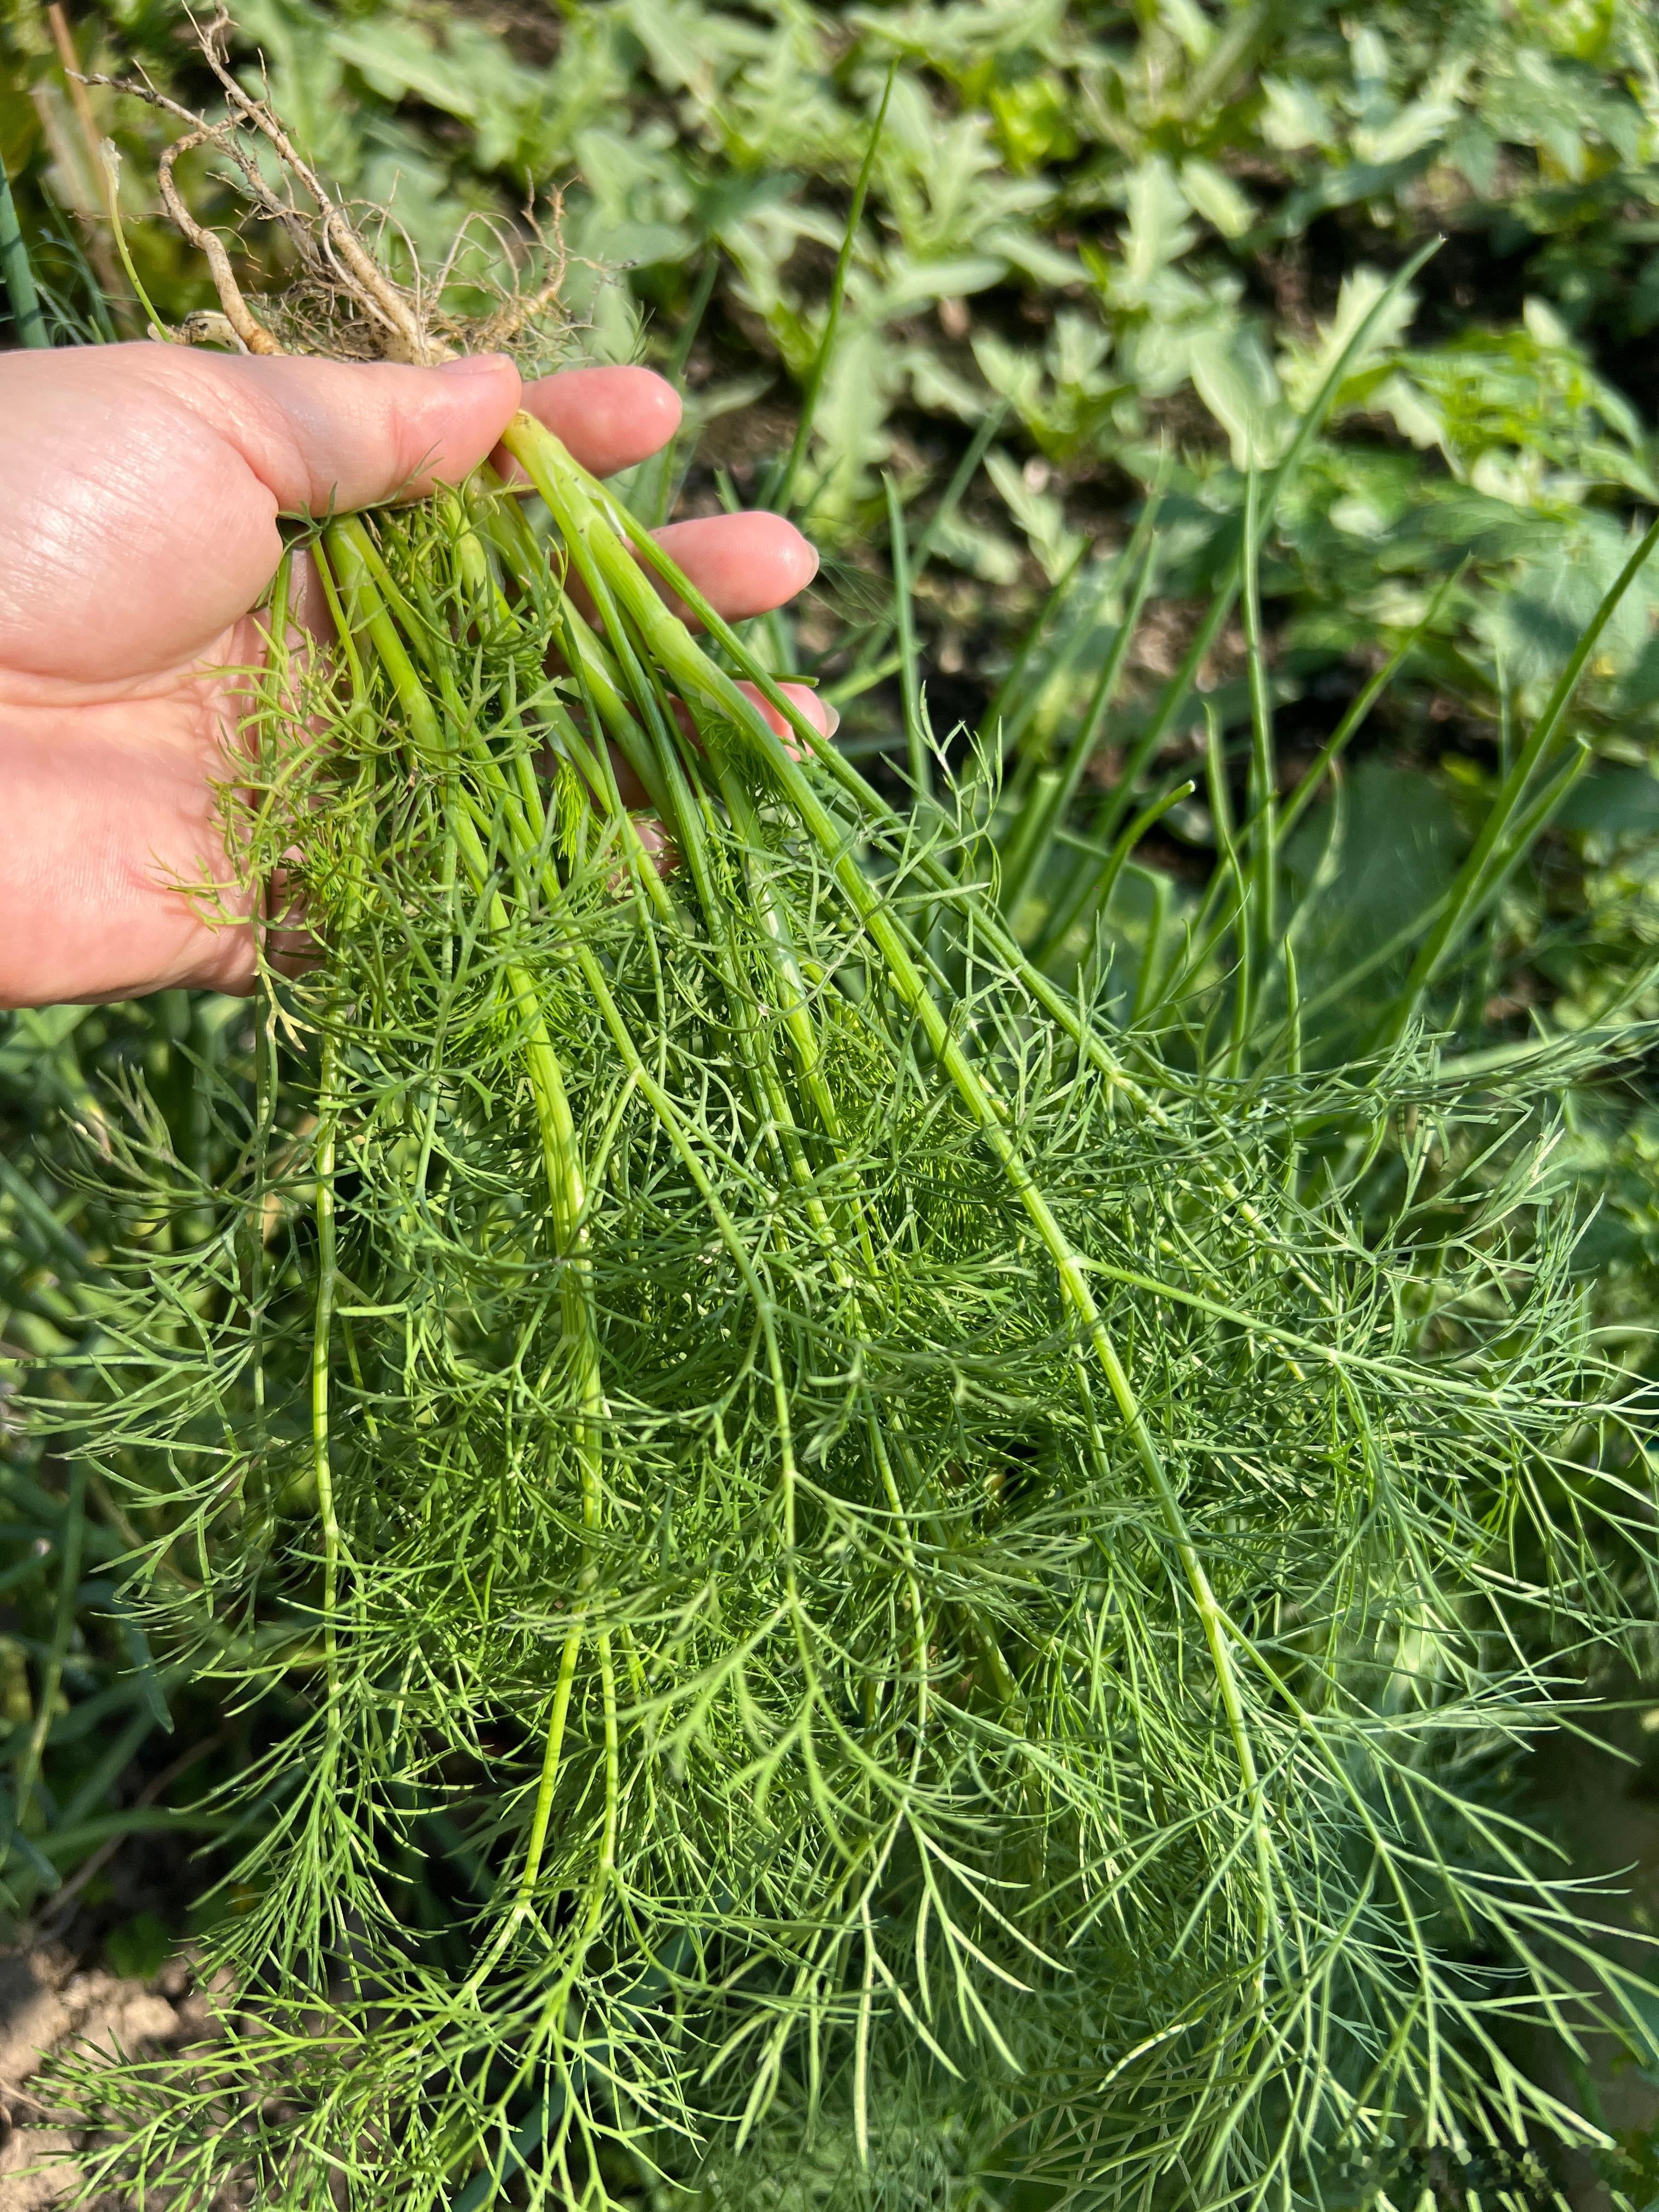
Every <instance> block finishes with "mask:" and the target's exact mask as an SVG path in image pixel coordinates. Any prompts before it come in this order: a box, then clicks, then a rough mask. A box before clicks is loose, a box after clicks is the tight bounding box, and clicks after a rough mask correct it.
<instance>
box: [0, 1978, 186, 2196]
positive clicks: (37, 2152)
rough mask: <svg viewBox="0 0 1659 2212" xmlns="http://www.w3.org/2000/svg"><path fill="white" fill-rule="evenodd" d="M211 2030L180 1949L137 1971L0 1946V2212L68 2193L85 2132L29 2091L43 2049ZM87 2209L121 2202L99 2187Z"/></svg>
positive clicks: (122, 2046)
mask: <svg viewBox="0 0 1659 2212" xmlns="http://www.w3.org/2000/svg"><path fill="white" fill-rule="evenodd" d="M213 2033H214V2028H213V2021H212V2015H211V2012H210V2005H209V2001H208V1998H207V1996H206V1994H205V1993H204V1991H203V1990H200V1989H198V1988H197V1981H196V1974H195V1969H194V1965H193V1962H192V1960H191V1959H190V1957H189V1956H188V1955H187V1954H180V1955H179V1956H178V1957H175V1958H173V1959H170V1960H168V1961H167V1964H166V1965H165V1966H163V1967H162V1968H161V1971H160V1972H159V1973H157V1974H156V1975H155V1977H154V1978H152V1979H150V1980H149V1981H138V1980H135V1979H131V1978H126V1977H124V1976H122V1975H118V1974H112V1973H110V1972H107V1971H106V1969H105V1968H103V1967H100V1966H87V1965H84V1964H82V1962H80V1961H78V1960H76V1957H75V1956H74V1954H72V1953H71V1952H70V1951H68V1950H66V1949H64V1948H62V1947H60V1946H58V1945H41V1946H38V1947H36V1948H33V1949H31V1950H14V1951H9V1952H0V2212H45V2208H46V2207H47V2206H49V2205H54V2204H58V2203H62V2202H63V2201H64V2199H65V2198H67V2197H71V2196H73V2194H74V2193H75V2191H76V2188H77V2186H78V2185H79V2184H80V2181H81V2179H82V2176H81V2170H80V2165H79V2157H78V2154H79V2153H81V2152H82V2150H84V2149H85V2148H87V2139H86V2137H85V2136H82V2135H80V2134H78V2133H76V2130H74V2128H73V2127H72V2126H71V2125H68V2124H65V2123H66V2119H67V2116H66V2115H65V2114H64V2113H62V2112H56V2111H54V2109H53V2107H52V2102H51V2099H50V2096H49V2095H46V2096H43V2095H41V2094H40V2093H39V2092H40V2088H41V2087H44V2084H42V2083H41V2081H40V2070H41V2068H42V2067H43V2065H44V2064H45V2063H46V2059H47V2058H48V2057H52V2056H53V2055H54V2054H56V2053H58V2052H67V2051H71V2050H74V2049H76V2048H77V2047H79V2048H81V2049H82V2050H86V2049H88V2048H89V2049H91V2050H93V2051H100V2050H101V2051H106V2052H108V2053H109V2054H110V2055H111V2056H113V2055H114V2053H115V2052H116V2051H121V2052H122V2053H123V2054H125V2055H127V2056H131V2055H134V2054H136V2053H138V2052H142V2051H163V2050H177V2049H179V2047H180V2046H182V2045H188V2044H191V2043H200V2042H203V2041H205V2040H206V2039H209V2038H210V2036H211V2035H212V2034H213ZM89 2212H122V2207H121V2204H120V2200H119V2199H118V2197H113V2196H101V2197H98V2198H97V2199H95V2200H94V2206H93V2207H91V2208H89Z"/></svg>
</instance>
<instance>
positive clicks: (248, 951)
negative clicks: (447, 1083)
mask: <svg viewBox="0 0 1659 2212" xmlns="http://www.w3.org/2000/svg"><path fill="white" fill-rule="evenodd" d="M520 405H523V406H525V407H526V408H528V409H529V410H530V411H531V412H532V414H534V415H536V416H538V417H539V418H540V419H541V421H542V422H545V423H546V424H547V425H548V427H549V428H550V429H552V430H554V431H555V432H556V434H557V435H558V436H559V437H561V438H562V440H563V441H564V442H565V444H566V445H567V446H568V447H569V448H570V450H571V452H572V453H573V454H574V456H575V457H576V459H578V460H579V461H580V462H582V463H583V464H584V465H586V467H587V468H590V469H592V470H593V471H595V472H596V473H597V474H599V475H605V474H609V473H611V472H612V471H616V470H617V469H623V468H627V467H629V466H630V465H632V464H633V463H634V462H635V461H640V460H643V459H645V458H646V457H647V455H648V454H650V453H655V452H656V451H657V450H658V448H659V447H660V446H662V445H663V444H665V442H666V441H667V440H668V439H669V438H670V437H671V435H673V432H674V429H675V427H676V425H677V424H678V421H679V411H680V410H679V402H678V399H677V398H675V396H674V394H673V392H671V390H670V388H669V386H667V385H666V384H665V383H664V382H663V380H661V378H660V377H657V376H654V375H653V374H651V372H650V371H649V370H647V369H642V368H580V369H570V370H567V371H565V372H564V373H563V374H561V375H557V376H551V377H548V378H546V379H544V380H543V381H541V382H540V383H538V384H532V385H529V386H521V384H520V379H519V374H518V371H517V370H516V369H515V368H513V365H512V363H511V362H508V361H507V360H505V359H504V358H502V357H501V356H495V355H487V356H470V357H466V358H463V359H460V360H458V361H454V362H447V363H445V364H444V366H443V367H442V368H397V367H392V366H390V365H381V364H374V365H363V364H347V363H343V362H323V361H312V360H301V359H298V358H290V357H283V358H259V359H254V358H248V359H244V358H241V357H238V356H227V355H222V354H206V353H191V352H186V351H185V350H184V349H181V348H174V347H172V346H161V345H156V344H154V343H143V344H136V345H120V346H88V347H84V348H74V349H63V350H59V351H56V352H51V353H45V352H35V353H10V354H6V355H3V356H0V483H3V485H4V486H5V491H6V498H5V503H4V509H3V512H0V792H3V793H4V795H5V802H6V821H5V824H4V834H3V839H0V1006H46V1005H50V1004H52V1003H53V1002H56V1001H59V1000H75V1001H88V1000H105V999H120V998H130V997H136V996H138V995H140V994H143V993H144V992H147V991H157V990H163V989H167V988H169V987H177V986H183V985H192V986H201V987H208V988H211V989H215V990H221V991H242V990H246V989H248V988H250V987H251V986H252V979H253V975H254V970H255V934H254V933H255V925H256V920H257V917H256V916H254V915H252V914H251V913H250V912H249V911H248V908H247V906H246V902H244V904H243V906H242V907H241V908H240V909H238V908H235V907H234V905H233V903H232V902H231V901H230V900H229V899H228V898H227V900H226V912H225V915H224V916H223V918H222V919H218V918H215V917H213V916H211V915H210V914H209V913H207V912H205V911H204V907H203V903H202V902H200V901H199V900H196V899H192V898H191V896H189V895H188V893H187V891H186V890H185V888H184V887H185V886H186V885H190V884H204V883H221V882H223V881H224V880H225V879H226V878H228V877H231V876H233V875H234V869H233V868H232V867H231V866H229V865H228V860H227V856H226V853H225V845H224V833H223V829H222V824H221V822H220V818H219V812H218V801H217V798H216V790H215V787H216V785H217V784H222V783H223V782H224V781H226V780H227V754H228V749H229V748H231V747H232V746H234V742H235V735H236V723H237V687H236V680H235V676H234V671H235V670H236V669H238V668H239V667H240V668H244V669H245V668H246V667H247V666H248V665H250V664H251V663H252V662H254V661H256V660H257V659H258V657H259V654H260V653H261V651H262V640H261V635H260V629H259V625H258V621H257V619H256V618H255V617H254V616H253V614H252V609H253V608H254V607H255V606H256V605H258V600H259V598H260V596H261V594H262V593H263V592H264V588H265V586H266V585H267V584H268V583H269V582H270V578H271V576H272V575H273V574H275V573H276V565H277V562H278V560H279V558H280V556H281V552H282V540H281V537H280V534H279V532H278V530H277V525H276V519H277V516H278V515H279V514H283V513H289V514H292V513H324V512H325V511H327V510H328V509H329V507H330V506H331V505H332V506H333V507H335V508H336V509H344V508H349V507H367V506H370V505H373V504H374V503H376V502H378V501H385V500H387V499H390V498H392V497H394V496H397V495H400V494H404V493H417V492H419V491H420V490H422V489H424V488H426V487H428V486H429V485H430V483H432V482H433V481H434V480H435V479H436V478H443V479H445V480H447V481H452V482H453V481H458V480H459V478H461V477H464V476H465V474H466V473H467V472H468V471H470V470H471V469H472V468H474V467H476V466H477V464H478V463H479V462H480V461H481V460H483V459H484V458H485V457H486V456H487V455H488V454H489V453H490V451H491V450H492V448H493V447H494V446H495V441H496V440H497V438H498V437H499V436H500V435H501V431H502V430H503V429H504V428H506V426H507V422H508V420H509V419H510V417H511V416H512V414H513V410H514V409H515V408H517V407H519V406H520ZM658 535H659V538H660V539H661V541H662V542H663V544H665V546H666V547H667V548H668V549H669V550H671V552H672V554H673V556H674V558H675V559H676V561H677V562H678V563H679V565H680V567H681V568H683V569H684V571H685V573H686V574H687V575H688V576H690V579H691V580H692V581H693V582H694V583H695V584H696V586H697V588H698V589H699V590H700V591H701V592H702V593H703V595H704V596H705V597H706V598H707V599H708V600H709V601H710V602H711V603H712V604H713V605H714V606H715V607H716V608H718V609H719V611H720V613H721V614H723V615H725V616H726V617H728V619H732V620H737V619H739V618H741V617H744V616H746V615H753V614H760V613H763V612H765V611H768V610H769V609H770V608H773V607H776V606H781V605H783V603H784V602H785V601H786V600H787V599H791V598H793V595H794V594H795V593H796V592H799V590H800V589H801V588H802V587H803V586H805V584H807V583H808V582H810V581H811V577H812V575H813V574H814V572H815V570H816V568H817V555H816V554H815V553H814V552H813V550H812V549H811V546H810V545H808V544H807V543H806V541H805V538H802V537H801V535H800V534H799V532H798V531H797V530H795V529H794V528H793V526H792V525H791V524H789V523H787V522H786V521H784V520H782V518H781V517H780V516H777V515H768V514H737V515H720V516H715V517H712V518H710V519H708V520H702V521H696V522H683V523H678V524H671V525H670V526H668V528H667V529H665V530H663V531H661V532H659V533H658ZM789 688H790V690H791V692H792V695H793V700H794V703H795V704H796V705H798V706H799V708H801V710H802V711H803V712H804V713H805V714H809V715H810V716H811V717H812V718H813V719H814V720H817V721H818V722H819V724H820V726H823V710H822V709H821V708H820V707H819V706H818V704H817V701H816V700H815V699H814V697H813V696H812V694H811V692H810V691H808V690H805V689H804V688H801V687H797V686H791V687H789Z"/></svg>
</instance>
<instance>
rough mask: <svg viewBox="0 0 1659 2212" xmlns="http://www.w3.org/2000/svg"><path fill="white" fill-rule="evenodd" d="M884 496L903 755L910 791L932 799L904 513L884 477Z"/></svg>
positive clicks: (890, 481)
mask: <svg viewBox="0 0 1659 2212" xmlns="http://www.w3.org/2000/svg"><path fill="white" fill-rule="evenodd" d="M882 482H883V483H884V486H885V488H886V492H887V544H888V550H889V551H890V555H891V556H892V562H893V605H894V609H895V611H896V617H897V621H898V639H899V693H900V698H901V701H902V705H903V708H904V751H905V757H906V759H907V760H908V763H909V767H910V788H911V790H912V791H914V792H915V795H916V797H917V799H920V800H927V799H931V798H932V797H933V755H932V753H931V752H930V751H929V750H928V746H927V732H926V730H925V729H924V727H923V726H922V717H921V671H920V669H919V667H918V665H917V661H916V617H915V606H914V605H913V604H912V601H911V597H910V592H911V583H910V548H909V542H908V538H906V536H905V532H904V511H903V509H902V507H900V505H899V496H898V487H897V485H896V484H895V483H894V482H893V479H892V478H891V477H883V479H882Z"/></svg>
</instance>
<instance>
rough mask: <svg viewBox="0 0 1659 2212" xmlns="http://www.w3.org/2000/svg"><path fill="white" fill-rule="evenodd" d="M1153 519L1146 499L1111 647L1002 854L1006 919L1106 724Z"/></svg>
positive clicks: (1041, 863)
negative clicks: (1039, 793)
mask: <svg viewBox="0 0 1659 2212" xmlns="http://www.w3.org/2000/svg"><path fill="white" fill-rule="evenodd" d="M1157 520H1158V502H1157V501H1156V500H1149V501H1147V502H1146V506H1145V507H1143V508H1142V510H1141V513H1140V519H1139V521H1138V522H1137V523H1136V525H1135V528H1134V534H1133V537H1132V538H1130V540H1129V543H1128V544H1127V546H1126V547H1125V549H1124V553H1123V560H1122V564H1121V574H1125V575H1127V577H1128V578H1129V579H1130V584H1129V594H1128V599H1127V602H1126V604H1125V605H1124V609H1123V614H1122V618H1121V621H1120V622H1119V623H1118V626H1117V633H1116V635H1115V637H1114V638H1113V640H1112V643H1111V649H1110V651H1109V653H1107V655H1106V659H1105V662H1104V665H1103V666H1102V669H1101V671H1100V675H1099V677H1098V678H1097V681H1096V684H1095V689H1094V694H1093V696H1092V697H1091V700H1090V702H1089V705H1088V707H1087V708H1086V710H1085V714H1084V717H1083V720H1082V723H1081V725H1080V726H1079V729H1078V732H1077V735H1076V736H1075V737H1074V738H1073V740H1072V743H1071V746H1070V748H1069V749H1068V750H1067V752H1066V758H1065V760H1064V762H1063V763H1062V764H1061V766H1060V771H1059V773H1058V775H1056V776H1055V778H1054V783H1053V787H1052V788H1051V789H1050V790H1049V792H1048V796H1047V798H1046V799H1044V800H1043V801H1042V803H1041V804H1037V803H1036V802H1035V801H1034V802H1032V803H1031V804H1030V805H1028V807H1027V808H1026V810H1025V811H1026V814H1027V816H1028V817H1029V820H1025V821H1022V822H1021V823H1020V824H1019V827H1018V829H1017V831H1016V833H1015V836H1014V842H1013V844H1012V848H1010V850H1009V853H1008V856H1007V859H1006V860H1005V862H1004V863H1003V871H1002V892H1001V896H1000V898H999V900H998V902H997V903H998V904H999V906H1000V908H1001V909H1002V911H1003V913H1004V914H1005V915H1007V916H1008V918H1009V919H1010V920H1011V921H1012V918H1013V915H1014V914H1015V912H1016V910H1017V909H1018V906H1019V903H1020V901H1021V900H1022V899H1023V898H1024V896H1025V894H1026V892H1027V890H1029V889H1030V886H1031V884H1033V883H1034V882H1035V881H1036V879H1037V878H1040V877H1041V875H1042V871H1043V869H1044V867H1045V866H1047V864H1048V856H1049V854H1050V853H1051V852H1052V850H1053V848H1054V836H1055V833H1056V831H1057V830H1058V829H1059V827H1060V823H1062V822H1063V821H1064V820H1065V818H1066V809H1067V808H1068V807H1069V806H1070V805H1071V804H1072V801H1073V799H1074V798H1075V797H1076V796H1077V790H1078V786H1079V784H1080V783H1081V782H1082V781H1083V776H1084V772H1085V769H1087V767H1088V765H1089V763H1090V762H1091V760H1092V759H1093V757H1094V755H1095V749H1096V747H1097V745H1098V744H1099V743H1100V733H1101V732H1102V730H1103V729H1104V727H1105V726H1106V717H1107V715H1108V714H1109V712H1110V711H1111V706H1112V702H1113V700H1114V699H1115V697H1116V696H1117V687H1118V684H1119V682H1120V681H1121V678H1122V675H1123V667H1124V663H1125V662H1126V661H1127V659H1128V657H1129V647H1130V646H1131V644H1132V643H1133V640H1134V635H1135V631H1136V629H1137V628H1138V627H1139V622H1140V615H1141V610H1142V609H1143V608H1144V607H1145V605H1146V594H1147V592H1149V591H1150V590H1151V589H1152V565H1153V559H1154V555H1155V552H1156V547H1155V545H1154V544H1153V539H1152V531H1153V526H1154V525H1155V524H1156V522H1157ZM1085 896H1086V894H1085ZM1079 903H1080V902H1079ZM1070 927H1072V923H1071V921H1069V920H1068V921H1066V922H1065V923H1064V924H1063V925H1062V926H1061V927H1060V928H1059V930H1058V935H1059V936H1060V937H1064V936H1065V934H1066V931H1067V930H1068V929H1069V928H1070ZM1044 934H1045V941H1046V939H1047V938H1048V936H1050V935H1054V934H1055V928H1054V924H1053V923H1052V922H1050V923H1048V924H1047V925H1046V927H1045V933H1044ZM1034 957H1036V958H1037V959H1039V960H1040V959H1041V958H1042V953H1041V952H1040V951H1039V952H1038V953H1037V954H1036V955H1035V956H1034Z"/></svg>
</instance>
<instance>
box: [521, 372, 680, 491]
mask: <svg viewBox="0 0 1659 2212" xmlns="http://www.w3.org/2000/svg"><path fill="white" fill-rule="evenodd" d="M520 404H521V405H522V406H523V407H524V408H526V410H527V411H528V412H529V413H530V414H532V415H533V416H535V417H536V419H537V421H538V422H544V423H545V424H546V426H547V428H549V429H550V430H551V431H552V433H553V435H554V436H555V437H556V438H557V439H559V440H560V441H562V444H564V445H565V446H567V447H568V448H569V451H570V453H571V455H572V457H573V458H574V459H576V460H578V461H580V464H581V465H582V466H583V468H585V469H591V470H592V472H593V474H594V475H595V476H596V477H608V476H614V475H615V474H616V472H617V470H618V469H629V468H632V467H633V465H634V464H635V462H636V461H643V460H647V459H649V457H650V456H651V455H652V454H653V453H657V452H659V451H660V449H661V448H662V447H664V446H665V445H666V444H667V443H668V441H669V440H670V439H671V437H672V436H673V435H674V433H675V431H676V430H678V428H679V425H680V412H681V410H680V402H679V395H678V393H677V392H675V390H674V387H673V386H672V385H671V384H669V383H667V382H666V381H665V380H664V379H663V378H662V377H660V376H659V375H657V374H655V372H654V371H653V370H652V369H648V368H566V369H561V370H560V371H559V373H558V374H557V375H556V376H544V377H542V378H540V379H539V380H538V381H537V382H536V383H534V384H526V386H525V388H524V397H523V398H522V400H521V402H520ZM495 465H496V467H497V468H498V469H499V470H500V471H501V474H502V476H503V477H506V479H507V482H508V483H523V482H524V471H523V470H522V469H520V466H519V465H518V463H517V462H516V461H515V460H513V459H511V458H510V456H508V455H507V454H506V453H497V454H496V455H495Z"/></svg>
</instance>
